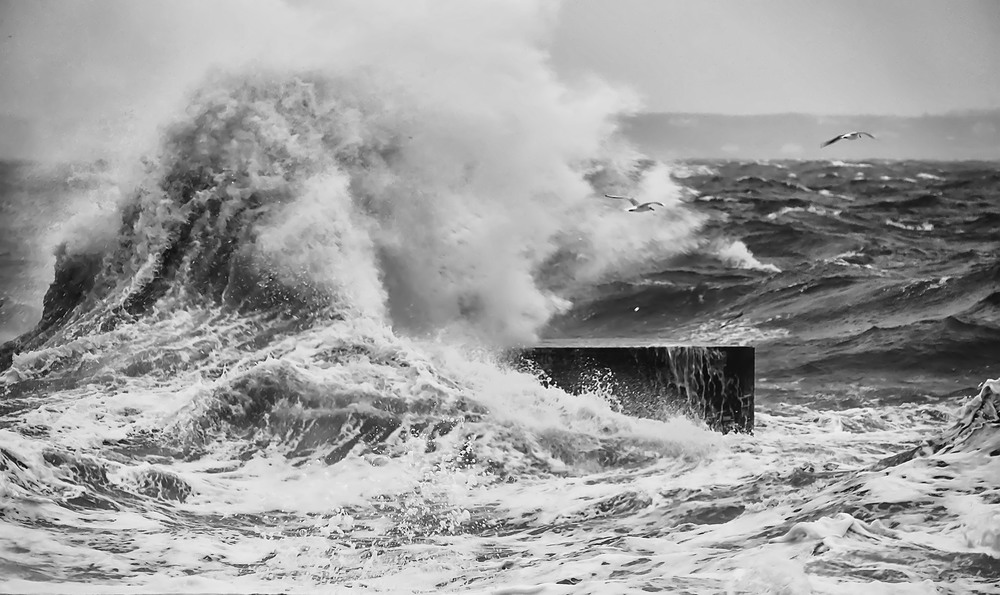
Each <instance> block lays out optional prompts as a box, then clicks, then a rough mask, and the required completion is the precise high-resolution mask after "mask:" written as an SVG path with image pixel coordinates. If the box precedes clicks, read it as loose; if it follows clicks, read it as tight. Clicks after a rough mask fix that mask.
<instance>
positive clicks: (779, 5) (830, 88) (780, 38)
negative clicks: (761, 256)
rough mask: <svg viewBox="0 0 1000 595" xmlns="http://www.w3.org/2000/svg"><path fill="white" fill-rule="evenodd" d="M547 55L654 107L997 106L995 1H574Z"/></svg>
mask: <svg viewBox="0 0 1000 595" xmlns="http://www.w3.org/2000/svg"><path fill="white" fill-rule="evenodd" d="M552 54H553V61H554V63H555V65H556V67H557V68H558V69H559V70H560V71H561V72H564V73H567V74H568V73H575V74H580V73H585V72H596V73H598V74H600V75H601V76H604V77H607V78H611V79H614V80H618V81H623V82H626V83H628V84H629V85H631V86H633V87H634V88H636V89H637V90H638V91H639V92H640V93H641V94H642V95H643V96H644V97H645V99H646V107H647V109H649V110H653V111H682V112H714V113H725V114H749V113H782V112H789V111H791V112H801V113H811V114H865V113H873V114H894V115H919V114H922V113H941V112H945V111H949V110H964V109H981V108H1000V1H997V0H836V1H833V0H762V1H746V0H613V1H611V0H571V1H569V2H565V3H564V4H563V7H562V10H561V18H560V20H559V24H558V27H557V29H556V32H555V38H554V41H553V48H552Z"/></svg>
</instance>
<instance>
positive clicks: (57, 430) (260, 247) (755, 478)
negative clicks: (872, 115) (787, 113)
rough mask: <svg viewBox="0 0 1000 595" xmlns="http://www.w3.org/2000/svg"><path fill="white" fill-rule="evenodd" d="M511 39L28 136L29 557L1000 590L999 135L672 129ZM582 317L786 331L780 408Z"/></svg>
mask: <svg viewBox="0 0 1000 595" xmlns="http://www.w3.org/2000/svg"><path fill="white" fill-rule="evenodd" d="M501 33H503V31H501ZM459 45H460V47H462V48H468V47H471V46H468V45H463V44H459ZM477 47H480V46H477ZM496 48H497V53H496V54H489V57H490V58H491V59H495V60H496V63H494V62H490V63H491V64H492V65H493V66H496V65H497V64H504V65H507V66H508V67H509V70H510V72H516V73H517V74H518V75H519V76H507V72H508V70H504V69H503V68H500V69H499V70H500V71H501V75H499V76H495V77H494V76H493V75H490V76H489V78H488V81H489V82H490V83H492V84H491V85H489V86H486V87H482V86H481V83H483V80H484V79H483V77H486V76H487V75H485V74H482V72H485V71H481V69H480V65H481V61H478V62H477V61H475V60H473V61H471V62H470V63H469V64H465V63H461V64H459V65H458V66H454V68H456V69H457V71H455V72H450V71H445V72H443V73H437V76H440V77H445V79H446V80H448V81H452V82H454V81H458V80H461V81H466V77H468V78H470V79H471V81H470V82H468V86H467V87H465V86H461V85H450V86H447V87H446V88H442V89H439V88H438V87H437V86H436V85H427V84H425V83H423V82H421V81H422V79H421V78H420V77H417V78H414V79H407V78H405V77H403V78H400V77H399V76H398V75H399V72H400V71H398V70H393V72H392V74H393V76H391V77H380V76H379V75H378V69H377V68H374V69H373V68H372V67H371V65H366V68H363V69H360V70H358V71H353V70H350V69H346V70H345V69H344V68H340V69H334V71H332V72H327V71H322V70H315V69H303V70H294V69H288V68H282V69H271V70H265V71H260V70H257V71H254V72H253V73H249V74H248V73H246V72H243V71H239V70H234V71H222V72H216V73H215V74H213V75H210V76H208V77H207V78H205V79H203V80H202V81H201V82H200V83H199V84H198V85H197V87H196V89H195V90H194V91H193V92H192V93H191V94H190V95H188V96H186V97H185V99H184V105H183V109H179V110H177V112H176V113H174V114H173V115H172V116H171V117H170V118H169V119H168V120H166V121H165V122H164V123H163V125H162V126H161V127H160V128H159V133H158V135H157V137H156V139H155V142H154V143H153V144H151V145H150V146H149V147H147V148H145V149H144V152H143V157H142V158H141V159H140V158H139V157H137V156H136V155H130V156H127V157H126V156H122V155H118V156H116V157H114V158H108V159H105V160H96V159H90V160H87V159H81V160H78V161H73V162H66V161H63V162H61V164H60V165H52V164H50V163H44V164H43V163H6V164H3V166H2V168H0V190H2V193H3V194H2V202H0V208H2V211H0V214H2V219H0V225H2V227H0V292H2V293H0V300H2V302H0V333H2V336H0V339H2V340H4V341H7V343H5V344H4V346H3V347H2V348H0V370H2V372H0V373H2V380H0V590H3V591H10V592H150V591H153V592H164V591H180V592H312V591H322V592H329V591H346V590H348V589H349V590H351V591H352V592H383V593H424V592H434V593H439V592H445V593H479V592H493V593H626V592H644V591H665V592H671V593H697V594H702V593H706V594H707V593H795V594H797V593H856V592H859V591H860V592H865V593H900V594H902V593H906V594H917V593H920V594H923V593H1000V587H997V583H998V582H1000V419H998V400H1000V382H997V381H990V379H991V378H996V377H998V376H1000V374H998V372H1000V370H998V368H997V363H998V361H1000V357H998V355H1000V298H998V296H1000V287H998V285H1000V261H998V260H997V232H996V229H997V225H998V222H1000V198H998V194H1000V166H998V164H997V163H928V162H892V161H889V162H881V161H880V162H864V161H836V160H831V161H823V162H792V161H787V162H786V161H775V162H731V161H720V162H680V163H659V162H656V161H654V160H650V159H647V158H645V157H644V156H643V155H641V154H640V153H639V152H638V151H636V150H635V149H632V148H630V146H629V143H628V142H627V139H622V138H620V137H619V136H617V134H616V129H615V125H614V122H615V121H616V120H615V118H616V117H617V115H618V114H619V113H620V112H621V109H623V108H622V105H623V100H621V98H620V97H618V96H617V95H615V94H614V93H612V92H611V91H609V90H608V89H605V88H603V87H599V86H598V87H592V86H589V87H586V88H585V89H584V90H582V91H581V90H577V91H578V92H570V89H569V88H567V87H564V86H562V85H561V83H558V82H557V81H554V80H551V77H550V75H549V71H548V70H547V67H546V66H545V63H544V60H543V58H542V57H540V56H538V55H535V54H533V53H531V52H526V53H522V52H511V51H509V50H510V48H509V47H507V46H505V45H503V44H499V45H497V46H496ZM466 69H467V70H466ZM404 70H405V69H404ZM494 70H497V69H496V68H495V69H494ZM524 81H530V82H531V83H532V84H531V85H527V84H525V83H524ZM482 89H485V90H482ZM456 90H460V91H464V93H462V92H459V93H456ZM624 104H627V101H625V102H624ZM605 193H612V194H630V195H633V196H636V197H637V198H640V199H643V200H656V201H659V202H662V203H663V204H664V206H663V208H661V209H657V210H655V211H653V212H645V213H630V212H627V211H626V210H625V208H624V207H625V205H623V204H621V201H615V200H611V199H607V198H604V196H603V195H604V194H605ZM545 339H574V340H576V341H578V342H583V343H586V342H587V341H593V342H608V341H615V342H620V343H634V344H649V343H667V344H688V343H690V344H702V345H705V344H707V345H712V344H718V345H732V344H737V345H752V346H754V347H755V348H756V353H757V356H756V357H757V360H756V361H757V369H756V375H757V383H756V397H757V402H756V420H757V422H756V428H755V431H754V433H753V434H752V435H745V434H727V435H723V434H720V433H717V432H713V431H711V430H709V429H707V428H706V427H705V426H704V424H702V423H701V422H700V421H699V420H695V419H687V418H685V417H682V416H678V417H667V418H663V419H638V418H633V417H628V416H625V415H622V414H621V413H619V412H618V411H617V410H616V405H615V395H613V394H606V393H604V392H603V391H602V389H601V387H599V386H597V387H595V388H594V390H593V391H592V392H591V393H588V394H584V395H581V396H571V395H568V394H565V393H563V392H562V391H560V390H558V389H556V388H545V387H543V386H542V385H541V384H540V383H539V382H538V380H537V379H535V378H534V377H532V376H531V375H529V374H526V373H522V372H518V371H516V370H512V369H510V368H509V367H508V366H507V365H506V364H505V363H504V361H505V359H504V357H503V354H504V353H505V350H506V349H508V348H510V347H514V346H519V345H530V344H532V343H534V342H536V341H539V340H545Z"/></svg>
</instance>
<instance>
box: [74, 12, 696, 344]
mask: <svg viewBox="0 0 1000 595" xmlns="http://www.w3.org/2000/svg"><path fill="white" fill-rule="evenodd" d="M264 6H265V7H266V8H267V10H265V11H264V14H270V12H269V11H275V10H279V11H284V12H281V14H283V15H285V20H284V21H283V22H284V23H285V25H287V24H288V23H289V22H300V21H301V19H303V18H304V14H307V13H308V14H312V15H315V17H316V19H317V22H322V23H327V22H329V20H328V19H329V18H330V17H331V16H333V15H335V14H336V11H335V10H333V9H332V8H331V7H324V8H323V9H322V10H320V9H318V8H317V7H315V6H312V5H304V6H299V7H297V8H292V7H286V6H284V5H272V4H265V5H264ZM278 7H280V8H278ZM382 8H385V7H384V6H382ZM394 8H396V7H395V6H394ZM489 8H490V9H491V10H489V11H486V10H485V8H484V7H479V8H477V9H476V10H472V8H470V7H467V6H465V5H464V4H462V3H447V4H435V5H434V6H433V7H430V6H422V5H421V6H419V7H416V6H412V7H411V6H407V7H406V9H405V10H403V11H402V14H394V16H392V17H384V18H383V16H382V15H379V17H378V18H374V17H372V18H371V19H365V18H361V19H360V21H358V20H357V19H354V21H353V22H362V23H367V25H366V26H370V29H371V30H370V31H367V34H366V35H363V36H359V35H357V34H356V33H353V34H347V33H345V32H344V31H343V30H342V29H343V27H342V26H338V27H335V28H334V31H333V32H331V31H324V32H323V35H317V34H316V27H315V26H311V27H305V26H303V28H302V30H301V31H300V33H301V35H299V36H298V37H296V38H295V39H296V41H295V43H293V44H292V45H294V46H295V47H293V48H286V50H283V51H282V52H279V53H280V55H279V56H277V57H275V56H264V55H255V60H254V61H252V62H247V61H242V62H241V63H240V65H239V66H234V67H229V68H227V69H225V70H217V71H216V72H214V73H211V74H209V75H207V76H205V77H203V78H201V79H200V83H198V86H197V88H196V90H195V91H193V92H192V93H191V94H189V95H188V97H187V99H186V100H185V101H186V108H185V109H184V110H183V112H182V113H180V115H177V114H176V113H175V115H173V116H171V117H170V118H169V119H168V121H169V122H170V123H169V125H168V126H166V127H162V128H161V133H160V134H161V138H160V139H159V141H158V143H157V144H158V149H155V151H153V150H151V151H149V152H148V155H149V156H148V157H146V158H145V161H144V163H145V166H144V167H143V168H142V170H141V171H139V172H137V171H136V170H135V168H132V167H131V166H121V165H118V166H117V167H114V168H112V169H113V170H114V171H116V172H118V173H119V174H120V178H119V181H118V182H119V183H118V186H119V187H123V186H124V188H125V191H124V192H123V193H122V196H124V197H125V198H124V199H123V200H122V201H121V205H120V214H121V217H120V221H118V220H114V221H112V222H111V223H108V221H110V220H105V222H104V224H102V225H95V223H94V221H93V219H92V218H88V219H87V220H86V224H85V225H77V226H76V227H73V226H72V225H70V227H69V228H68V230H67V232H66V234H65V235H64V236H63V237H62V238H61V240H62V247H61V250H62V252H63V253H64V258H66V259H72V258H74V257H75V256H76V255H79V254H91V255H96V256H94V257H93V258H96V259H99V260H100V261H101V264H100V265H99V266H98V267H97V268H99V269H100V271H101V272H100V274H99V275H98V278H97V279H95V280H94V281H93V289H92V294H91V295H90V297H88V298H87V299H88V300H89V303H90V304H91V305H92V306H93V308H96V310H95V311H99V312H100V313H99V314H94V315H91V316H90V318H91V319H92V320H93V323H94V324H99V325H101V326H103V327H107V326H108V324H109V322H108V321H109V320H112V322H111V324H114V322H113V320H115V319H118V318H121V317H130V316H136V315H140V314H142V313H144V312H146V311H148V310H149V309H150V308H151V307H152V306H153V305H154V304H155V303H156V302H157V301H158V300H161V299H163V298H164V297H167V296H173V297H175V298H183V299H203V298H208V299H210V300H214V301H220V300H221V301H223V302H226V303H229V304H232V305H235V306H238V307H240V308H252V309H260V308H272V307H280V308H284V309H286V310H288V311H292V312H295V313H297V314H302V313H303V312H308V313H310V315H316V314H319V313H330V312H333V313H336V315H338V316H372V317H376V318H382V319H385V320H387V321H390V322H391V323H392V324H393V325H394V326H396V327H397V328H402V329H405V330H406V331H408V332H417V333H428V332H430V333H437V332H441V331H445V332H448V333H460V334H462V335H466V334H472V335H474V336H476V337H478V338H480V339H486V340H488V341H490V342H494V343H515V342H525V341H532V340H533V339H534V338H535V335H536V333H537V331H538V330H539V329H540V328H541V327H542V325H544V324H545V323H546V321H548V320H549V319H550V318H551V317H552V316H553V315H554V314H556V313H558V312H560V311H562V310H564V309H565V308H566V307H567V306H568V305H569V303H570V302H569V301H568V300H571V299H572V298H573V296H574V293H575V292H576V291H578V290H579V289H580V288H582V287H586V286H589V285H592V284H593V283H595V282H599V281H607V280H613V279H617V278H622V277H626V276H631V275H636V274H640V273H642V272H648V271H649V270H650V267H655V266H657V264H656V263H657V262H662V260H663V259H664V258H666V257H668V256H670V255H673V254H677V253H679V252H683V251H685V250H688V249H690V248H692V247H694V246H695V245H696V243H697V240H696V238H695V233H696V231H697V229H698V227H699V225H700V223H701V220H700V218H699V217H698V216H697V215H695V214H694V213H692V212H690V211H688V210H687V209H685V208H684V207H683V205H682V204H681V202H680V194H679V192H678V191H677V188H676V186H675V185H674V184H673V182H672V181H671V180H670V178H669V175H668V172H667V171H666V170H665V168H664V167H663V166H659V165H651V164H650V163H649V162H648V161H644V160H643V159H642V158H641V156H640V155H638V154H637V153H636V152H635V151H633V150H632V149H630V148H629V147H628V146H627V145H626V144H625V143H624V141H623V140H622V139H621V138H620V137H618V136H617V135H616V121H617V118H618V117H619V116H621V115H622V114H623V113H627V112H628V110H630V109H632V108H633V107H634V106H635V102H634V99H633V98H632V97H631V96H630V94H629V93H627V92H625V91H621V90H618V89H614V88H612V87H610V86H608V85H605V84H599V83H594V82H592V81H590V82H587V83H586V84H581V85H577V86H571V85H569V84H567V83H564V82H562V81H560V80H558V78H557V77H556V76H555V74H554V73H553V71H552V70H551V68H550V67H549V65H548V63H547V59H546V56H545V53H544V51H543V47H542V42H541V39H540V38H541V37H543V34H542V32H541V30H542V29H544V28H545V26H546V23H549V24H550V23H551V14H550V13H551V7H550V6H548V5H534V4H528V3H518V4H515V5H508V4H506V3H504V4H496V5H491V6H490V7H489ZM337 9H345V10H349V11H351V12H355V13H356V12H357V11H361V10H362V9H361V8H359V7H358V6H355V5H352V6H351V7H350V8H349V9H348V8H345V7H343V6H338V7H337ZM373 10H374V9H373ZM481 12H496V13H498V14H496V15H493V16H491V17H489V18H487V17H485V16H482V15H481V14H480V13H481ZM372 14H373V15H374V14H376V13H375V12H373V13H372ZM352 16H354V17H359V16H363V15H357V14H354V15H352ZM437 18H440V19H441V22H443V23H447V22H453V21H454V20H455V19H457V20H459V21H461V22H462V23H463V25H464V28H462V31H461V32H456V31H453V30H450V29H446V30H442V33H443V35H441V36H428V35H425V34H426V33H427V31H426V26H427V25H426V23H427V22H428V21H434V20H435V19H437ZM414 28H417V29H419V30H414ZM435 30H437V29H435ZM335 33H342V34H343V35H342V36H340V37H338V36H337V35H336V34H335ZM331 36H332V37H333V38H336V41H335V42H334V41H331ZM473 40H474V41H475V43H473ZM310 42H312V43H313V44H314V45H312V46H310V45H309V43H310ZM310 47H311V48H312V49H313V50H314V51H312V52H310V51H308V50H309V49H310ZM418 47H419V50H420V51H415V50H416V49H418ZM334 49H336V50H337V51H335V52H334V51H333V50H334ZM331 52H333V53H331ZM347 56H350V57H351V59H347ZM129 157H130V158H134V154H130V156H129ZM116 163H119V164H120V163H121V162H116ZM129 163H132V162H129ZM606 191H614V192H631V193H634V194H635V195H636V196H638V197H640V198H645V199H649V200H657V201H660V202H663V203H665V204H666V206H667V208H666V210H665V211H661V212H659V213H654V214H632V213H626V212H623V211H621V210H620V205H618V204H615V201H609V200H606V199H604V198H602V197H601V193H602V192H606ZM101 229H104V230H106V232H105V233H103V234H101V233H99V231H100V230H101ZM81 238H83V239H85V241H80V240H81Z"/></svg>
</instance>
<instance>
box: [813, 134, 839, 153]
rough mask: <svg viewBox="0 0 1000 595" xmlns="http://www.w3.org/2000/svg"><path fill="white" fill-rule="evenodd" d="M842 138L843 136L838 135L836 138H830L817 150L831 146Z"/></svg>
mask: <svg viewBox="0 0 1000 595" xmlns="http://www.w3.org/2000/svg"><path fill="white" fill-rule="evenodd" d="M842 138H844V135H843V134H838V135H837V136H835V137H833V138H831V139H830V140H828V141H826V142H825V143H823V144H822V145H820V146H819V148H821V149H822V148H823V147H828V146H830V145H832V144H833V143H835V142H837V141H838V140H840V139H842Z"/></svg>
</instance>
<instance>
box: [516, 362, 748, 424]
mask: <svg viewBox="0 0 1000 595" xmlns="http://www.w3.org/2000/svg"><path fill="white" fill-rule="evenodd" d="M512 361H513V363H514V365H515V366H516V367H518V368H519V369H522V370H526V371H531V372H533V373H535V374H536V375H538V376H539V377H540V378H541V379H542V381H543V382H544V383H545V384H547V385H552V386H557V387H559V388H561V389H563V390H565V391H566V392H569V393H573V394H580V393H582V392H587V391H595V390H596V391H600V392H602V393H603V394H605V395H607V396H608V397H609V398H611V399H612V400H613V401H614V402H615V403H616V405H618V406H619V407H620V410H621V411H622V412H623V413H626V414H628V415H633V416H636V417H646V418H653V419H665V418H667V417H670V416H673V415H677V414H678V413H680V414H684V415H688V416H691V417H693V418H695V419H701V420H704V421H705V423H706V424H708V426H709V427H711V428H713V429H715V430H718V431H720V432H723V433H726V432H744V433H752V432H753V407H754V350H753V348H752V347H680V346H679V347H626V346H613V347H595V346H586V345H558V346H539V347H534V348H529V349H525V350H522V351H519V352H517V353H515V354H512Z"/></svg>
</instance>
